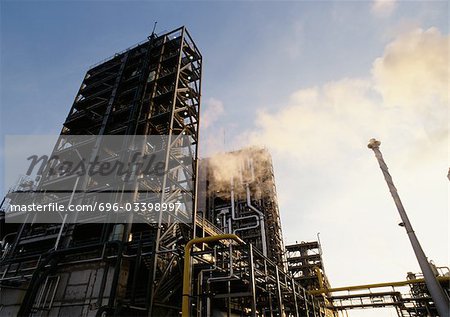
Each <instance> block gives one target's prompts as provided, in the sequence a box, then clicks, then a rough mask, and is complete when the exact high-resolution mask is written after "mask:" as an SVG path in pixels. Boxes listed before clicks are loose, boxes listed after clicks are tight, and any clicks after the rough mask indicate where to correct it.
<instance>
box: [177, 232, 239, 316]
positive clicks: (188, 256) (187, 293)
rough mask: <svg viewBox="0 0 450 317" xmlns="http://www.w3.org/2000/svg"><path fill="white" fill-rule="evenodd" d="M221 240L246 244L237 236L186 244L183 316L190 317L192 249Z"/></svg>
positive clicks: (226, 235)
mask: <svg viewBox="0 0 450 317" xmlns="http://www.w3.org/2000/svg"><path fill="white" fill-rule="evenodd" d="M219 240H234V241H236V242H239V243H244V241H242V240H241V238H239V237H238V236H237V235H235V234H219V235H216V236H210V237H204V238H195V239H192V240H190V241H189V242H188V243H186V246H185V247H184V269H183V302H182V305H181V316H182V317H189V315H190V313H189V310H190V309H189V297H190V296H191V249H192V247H193V246H194V245H196V244H200V243H208V242H214V241H219Z"/></svg>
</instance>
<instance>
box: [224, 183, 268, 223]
mask: <svg viewBox="0 0 450 317" xmlns="http://www.w3.org/2000/svg"><path fill="white" fill-rule="evenodd" d="M247 192H248V184H247ZM249 195H250V193H247V196H249ZM249 207H250V206H249ZM257 212H259V213H261V212H260V211H257ZM251 218H255V219H256V222H258V221H259V218H258V216H254V215H251V216H244V217H236V211H235V208H234V182H233V178H231V219H233V220H243V219H251Z"/></svg>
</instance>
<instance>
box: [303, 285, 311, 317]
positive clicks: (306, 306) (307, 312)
mask: <svg viewBox="0 0 450 317" xmlns="http://www.w3.org/2000/svg"><path fill="white" fill-rule="evenodd" d="M303 299H304V300H305V309H306V317H310V316H309V305H308V297H307V296H306V290H305V289H303Z"/></svg>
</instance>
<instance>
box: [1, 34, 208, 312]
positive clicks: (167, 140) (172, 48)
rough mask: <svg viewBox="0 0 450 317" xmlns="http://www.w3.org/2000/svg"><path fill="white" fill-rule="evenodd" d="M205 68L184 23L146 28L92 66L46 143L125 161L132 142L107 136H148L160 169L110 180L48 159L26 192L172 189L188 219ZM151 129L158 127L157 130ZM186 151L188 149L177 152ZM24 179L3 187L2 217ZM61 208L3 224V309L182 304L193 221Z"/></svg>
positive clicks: (126, 198) (132, 195)
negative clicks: (51, 220) (58, 168)
mask: <svg viewBox="0 0 450 317" xmlns="http://www.w3.org/2000/svg"><path fill="white" fill-rule="evenodd" d="M201 71H202V56H201V54H200V51H199V50H198V49H197V47H196V45H195V43H194V42H193V40H192V38H191V36H190V35H189V33H188V32H187V30H186V29H185V28H184V27H181V28H179V29H176V30H174V31H172V32H169V33H167V34H164V35H160V36H157V35H155V34H152V35H151V36H150V37H149V38H148V39H147V40H146V41H144V42H142V43H140V44H138V45H136V46H134V47H131V48H128V49H127V50H125V51H123V52H120V53H117V54H115V55H114V56H113V57H111V58H109V59H107V60H104V61H102V62H100V63H99V64H97V65H95V66H93V67H92V68H91V69H89V70H88V72H87V73H86V76H85V78H84V80H83V83H82V84H81V87H80V89H79V91H78V93H77V96H76V98H75V101H74V103H73V105H72V107H71V109H70V112H69V115H68V116H67V119H66V121H65V122H64V125H63V128H62V131H61V135H60V137H59V139H58V142H57V144H56V145H55V147H54V150H53V155H55V156H57V157H59V159H60V160H62V159H63V158H64V157H74V156H76V155H78V154H79V153H81V154H82V156H84V157H87V158H89V159H92V158H94V157H100V160H101V161H102V162H114V161H119V160H122V161H125V162H126V161H129V159H130V156H131V154H132V151H133V150H135V149H131V148H130V147H129V145H130V144H131V143H129V142H123V143H121V142H109V141H108V140H110V139H111V137H112V136H118V138H119V140H125V139H126V138H127V137H128V136H136V135H138V136H141V137H140V139H142V140H144V141H143V142H141V143H140V146H141V148H140V149H139V150H141V151H143V152H144V153H152V154H155V153H156V154H161V153H164V155H163V158H162V160H163V162H164V167H165V168H166V170H167V173H166V174H165V175H164V176H163V177H160V178H159V179H157V180H154V179H150V178H148V177H145V176H142V175H139V176H140V177H136V178H134V179H131V180H128V181H125V180H117V179H116V180H113V182H114V181H115V183H114V184H115V185H117V184H119V183H120V185H121V186H122V188H124V190H117V188H113V187H112V185H111V184H110V181H108V182H107V181H105V179H104V178H98V177H97V175H94V176H89V175H85V176H84V177H77V175H69V176H67V175H64V174H62V175H52V174H51V173H48V169H47V170H46V171H45V172H44V173H43V175H42V177H41V178H40V179H39V180H38V181H37V182H36V183H35V184H31V186H30V188H32V189H33V191H34V192H35V193H36V195H39V197H32V195H29V197H30V198H29V199H31V200H38V202H40V203H42V197H43V195H44V196H45V199H48V197H49V196H51V199H52V201H56V202H59V203H62V204H64V203H66V204H67V203H68V202H69V201H70V202H71V203H78V204H93V202H94V201H109V202H120V203H121V204H123V203H126V202H146V203H147V202H150V203H170V202H173V201H177V202H178V203H179V204H181V208H180V209H179V213H178V215H177V216H183V215H182V214H184V215H185V216H187V219H190V220H192V221H194V220H195V210H196V206H195V203H196V200H197V199H196V187H195V184H196V176H197V149H198V127H199V107H200V91H201ZM80 135H82V136H94V137H92V138H89V137H83V138H80V137H78V136H80ZM146 136H149V137H148V138H146ZM150 136H164V137H161V139H159V140H158V141H157V142H156V141H155V138H154V137H153V139H152V138H150ZM134 145H136V144H134ZM184 157H188V158H191V160H185V161H184V163H183V158H184ZM55 164H57V162H55ZM50 165H51V164H49V167H48V168H50ZM141 176H142V177H141ZM27 184H28V185H30V184H29V182H28V183H27ZM23 186H24V184H23V183H22V184H20V186H19V187H20V188H19V190H16V191H12V192H10V193H9V194H8V196H7V199H6V201H5V203H4V204H3V206H2V207H3V208H2V209H3V210H5V211H6V215H7V218H8V217H10V219H9V222H13V218H14V214H11V213H10V212H9V210H8V203H9V205H10V204H13V203H15V202H16V201H17V200H19V199H20V197H19V194H21V190H20V189H22V188H21V187H23ZM61 188H63V189H67V188H70V189H73V190H70V191H64V190H63V191H60V190H58V189H61ZM16 189H17V188H16ZM36 195H35V196H36ZM180 214H181V215H180ZM76 216H77V215H73V214H69V215H68V216H67V217H68V218H71V217H72V218H73V217H76ZM67 217H66V218H64V220H63V221H61V223H56V224H42V223H36V222H34V223H23V224H13V223H7V224H6V226H5V228H6V230H5V232H2V238H4V249H3V254H2V261H1V269H0V272H1V284H0V286H1V298H2V307H1V308H0V310H1V313H0V314H1V315H11V316H14V315H17V314H18V315H21V316H28V315H31V314H33V315H34V314H43V315H47V316H94V315H97V316H100V315H101V314H102V313H103V312H106V313H107V314H108V315H111V314H116V315H142V314H144V313H143V312H145V314H150V315H152V316H160V315H164V316H165V315H177V314H178V312H179V306H180V303H181V281H182V276H181V273H180V272H181V266H180V265H181V264H180V263H181V260H180V258H181V257H182V254H181V253H182V245H183V244H185V243H186V241H188V240H190V239H191V238H192V236H193V226H192V223H193V222H192V221H191V222H190V223H186V222H185V223H180V222H179V221H176V219H166V218H165V216H163V215H162V213H161V212H160V213H159V214H158V213H154V214H152V215H151V216H149V217H148V219H146V220H147V223H146V222H145V221H140V222H133V221H129V222H122V223H113V221H111V219H106V220H105V219H101V220H100V221H98V219H87V218H86V217H84V218H83V219H70V220H71V221H69V219H67ZM173 217H175V216H174V215H172V218H173ZM169 218H170V217H169ZM7 220H8V219H7Z"/></svg>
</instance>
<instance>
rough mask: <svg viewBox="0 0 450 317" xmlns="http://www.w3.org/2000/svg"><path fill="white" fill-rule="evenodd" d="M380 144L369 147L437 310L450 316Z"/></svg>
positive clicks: (446, 300) (445, 296)
mask: <svg viewBox="0 0 450 317" xmlns="http://www.w3.org/2000/svg"><path fill="white" fill-rule="evenodd" d="M380 144H381V142H380V141H377V140H375V139H371V140H370V141H369V144H368V145H367V147H368V148H369V149H372V150H373V152H374V153H375V157H376V158H377V160H378V164H379V165H380V169H381V171H382V172H383V175H384V179H385V180H386V183H387V185H388V187H389V191H390V192H391V195H392V198H393V199H394V202H395V205H396V206H397V210H398V213H399V214H400V218H401V219H402V223H403V225H404V227H405V229H406V233H407V234H408V237H409V241H410V242H411V246H412V248H413V250H414V253H415V255H416V258H417V262H419V266H420V269H421V270H422V273H423V276H424V278H425V283H426V285H427V288H428V291H429V292H430V295H431V297H432V298H433V301H434V303H435V305H436V309H437V311H438V313H439V315H440V316H442V317H444V316H450V308H449V307H450V301H449V298H448V296H447V295H446V294H445V292H444V290H443V289H442V287H441V285H440V284H439V282H438V280H437V279H436V275H434V273H433V270H432V269H431V266H430V263H428V260H427V257H426V255H425V252H424V251H423V249H422V246H421V245H420V243H419V240H418V239H417V236H416V234H415V233H414V230H413V228H412V225H411V222H410V221H409V218H408V215H407V214H406V211H405V208H404V207H403V204H402V201H401V200H400V196H399V195H398V192H397V188H395V185H394V181H393V180H392V177H391V175H390V174H389V171H388V167H387V165H386V163H385V162H384V159H383V155H382V154H381V151H380Z"/></svg>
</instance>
